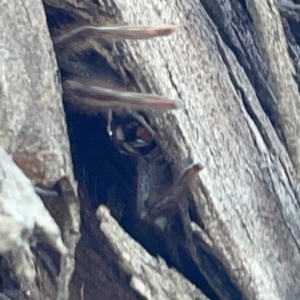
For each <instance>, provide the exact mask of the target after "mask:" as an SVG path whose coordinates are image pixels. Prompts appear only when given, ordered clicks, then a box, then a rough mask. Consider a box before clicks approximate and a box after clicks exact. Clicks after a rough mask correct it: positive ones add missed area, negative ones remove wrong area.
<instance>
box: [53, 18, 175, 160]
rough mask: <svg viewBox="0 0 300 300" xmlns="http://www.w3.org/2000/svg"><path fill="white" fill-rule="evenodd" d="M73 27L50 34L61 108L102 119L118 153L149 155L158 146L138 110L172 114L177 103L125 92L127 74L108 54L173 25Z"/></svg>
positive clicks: (168, 30)
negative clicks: (126, 42)
mask: <svg viewBox="0 0 300 300" xmlns="http://www.w3.org/2000/svg"><path fill="white" fill-rule="evenodd" d="M75 24H76V26H71V27H70V26H67V27H68V28H67V29H64V28H63V29H61V28H60V26H59V30H56V31H54V34H53V31H52V40H53V45H54V49H55V53H56V57H57V61H58V65H59V68H60V71H61V75H62V76H61V77H62V87H63V92H64V93H63V98H64V101H65V103H67V104H68V105H69V106H71V107H72V108H73V109H75V110H78V111H81V112H85V113H87V114H99V113H100V114H102V115H104V117H106V121H107V133H108V134H109V136H110V137H111V139H112V140H113V141H114V142H115V144H116V146H117V147H118V148H119V150H120V152H121V153H123V154H128V155H132V154H142V155H146V154H148V153H149V152H151V151H152V150H153V149H154V148H155V147H156V143H155V140H154V135H155V131H154V130H153V129H152V128H151V126H150V125H149V122H148V121H147V119H146V118H145V116H144V115H143V114H142V113H141V112H140V111H144V110H156V109H158V110H168V109H176V108H178V107H180V102H179V101H177V100H171V99H168V98H165V97H162V96H158V95H153V94H144V93H136V92H133V91H130V88H131V89H132V86H131V87H130V88H129V90H128V87H127V84H128V76H127V75H128V74H127V73H126V71H125V69H124V68H123V67H122V66H121V64H119V63H118V62H116V59H115V55H113V54H112V52H116V46H115V41H117V40H119V39H129V40H145V39H151V38H155V37H163V36H168V35H170V34H172V33H173V32H174V30H175V26H172V25H170V26H161V27H147V26H127V25H125V26H109V27H107V26H106V27H103V26H98V25H86V24H83V25H82V22H80V21H79V22H75ZM79 24H80V25H79ZM126 81H127V82H126Z"/></svg>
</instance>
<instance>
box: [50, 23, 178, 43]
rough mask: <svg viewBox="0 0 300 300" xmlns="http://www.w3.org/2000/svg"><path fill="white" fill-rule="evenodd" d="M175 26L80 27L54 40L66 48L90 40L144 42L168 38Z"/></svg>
mask: <svg viewBox="0 0 300 300" xmlns="http://www.w3.org/2000/svg"><path fill="white" fill-rule="evenodd" d="M175 28H176V27H175V26H172V25H167V26H161V27H155V26H153V27H151V26H111V27H101V26H88V25H86V26H80V27H76V28H74V29H72V30H69V31H68V32H66V33H64V34H62V35H60V36H59V37H58V38H55V39H54V41H53V42H54V44H55V45H56V46H61V47H64V46H68V45H69V44H70V43H72V42H77V41H78V39H80V40H82V43H84V42H83V41H84V40H85V39H88V38H92V39H97V38H105V37H110V38H115V39H130V40H144V39H151V38H155V37H162V36H168V35H170V34H171V33H173V32H174V30H175Z"/></svg>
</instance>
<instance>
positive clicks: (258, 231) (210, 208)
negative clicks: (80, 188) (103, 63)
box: [0, 0, 300, 299]
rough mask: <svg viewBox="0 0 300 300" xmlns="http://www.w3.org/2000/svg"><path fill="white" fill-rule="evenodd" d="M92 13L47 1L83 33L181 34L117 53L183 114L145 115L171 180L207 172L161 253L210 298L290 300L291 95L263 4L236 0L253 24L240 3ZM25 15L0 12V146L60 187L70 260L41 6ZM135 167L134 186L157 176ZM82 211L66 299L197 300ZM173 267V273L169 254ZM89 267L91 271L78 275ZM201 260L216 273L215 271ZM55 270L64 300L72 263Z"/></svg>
mask: <svg viewBox="0 0 300 300" xmlns="http://www.w3.org/2000/svg"><path fill="white" fill-rule="evenodd" d="M94 2H95V1H94ZM94 2H93V3H92V1H91V2H89V1H82V2H80V3H77V2H76V1H72V0H65V1H58V0H57V1H55V0H46V1H45V3H46V4H48V5H51V6H52V7H57V8H60V9H65V10H66V11H69V12H76V14H79V15H80V16H81V17H82V18H83V19H85V20H89V21H91V19H93V18H94V19H93V20H95V19H98V20H99V16H104V15H105V16H106V19H105V21H103V23H106V22H109V23H118V24H121V23H129V24H136V25H149V24H150V25H163V24H175V25H177V26H178V30H177V31H176V33H175V34H173V35H172V36H170V37H168V38H164V39H155V40H150V41H142V42H141V41H139V42H134V41H130V42H122V47H124V49H126V51H125V52H126V53H127V55H126V58H125V59H124V60H122V68H124V69H125V70H126V71H128V73H130V74H131V75H132V76H133V78H134V80H135V82H136V86H137V87H138V88H139V89H140V91H143V92H145V91H147V92H153V93H158V94H161V95H164V96H168V97H170V98H177V99H180V100H181V101H182V102H183V108H182V109H178V110H176V111H170V112H166V113H158V112H155V113H148V114H147V115H148V117H149V119H150V122H151V125H152V126H153V127H154V128H155V130H156V136H155V138H156V140H157V143H158V144H159V146H160V147H161V149H162V152H163V154H164V155H165V156H166V158H167V160H168V161H169V163H170V165H171V167H172V172H173V177H174V178H177V177H178V174H180V173H181V172H182V170H183V169H185V167H186V166H187V164H190V163H197V162H199V161H200V162H202V164H203V165H204V166H205V169H204V170H203V171H201V172H200V173H199V175H198V176H197V177H196V179H195V180H193V182H190V183H189V184H188V187H189V191H190V194H191V195H192V199H193V200H192V203H190V205H192V206H193V207H194V209H195V211H196V215H197V220H196V219H193V220H191V218H190V216H189V215H188V214H186V213H185V212H182V213H181V222H182V223H183V236H180V237H179V238H178V239H177V240H176V237H174V239H172V236H171V237H168V238H169V242H168V244H169V245H170V247H171V248H172V249H175V250H176V249H178V247H181V248H184V253H185V255H187V256H188V257H189V258H190V260H191V261H193V262H194V264H195V266H196V269H197V272H199V273H201V274H202V275H203V277H204V278H205V279H206V281H207V283H208V285H209V286H210V287H211V288H212V290H213V291H214V293H215V295H216V297H219V299H298V298H300V272H299V269H300V268H299V267H300V253H299V240H300V230H299V229H300V223H299V222H300V221H299V220H300V218H299V217H300V216H299V209H298V206H299V203H298V202H299V200H298V198H299V196H298V195H299V194H298V181H297V174H299V162H298V161H299V155H298V153H299V145H298V143H299V142H298V137H297V133H298V132H297V131H298V129H297V128H299V125H298V122H299V118H298V109H297V107H298V106H299V103H298V102H299V92H298V90H297V86H296V84H295V82H294V81H293V78H292V74H293V72H294V71H293V67H292V66H291V63H290V61H289V57H288V55H287V41H286V40H285V38H284V36H283V28H282V24H281V22H280V21H281V20H280V18H279V13H278V10H277V8H276V7H275V5H274V4H273V1H267V2H266V4H262V3H261V4H259V3H260V2H261V1H250V0H249V1H246V2H247V6H248V7H249V13H250V14H251V17H252V19H253V20H254V23H252V21H251V19H250V18H249V15H247V13H246V7H243V6H242V5H241V3H240V2H238V1H217V0H215V1H202V2H200V1H195V0H194V1H192V0H190V1H159V0H151V1H127V0H114V1H99V3H97V4H95V3H94ZM26 3H27V2H26ZM29 3H31V4H27V5H28V7H25V4H24V3H23V2H17V1H11V2H10V3H9V4H2V5H1V6H2V7H1V6H0V11H1V12H2V13H0V16H1V21H0V25H1V28H4V33H5V34H3V35H2V36H1V40H0V42H1V50H2V52H3V55H2V56H1V57H2V60H3V62H1V65H0V67H1V70H2V71H1V74H3V75H2V76H3V77H2V81H1V126H0V133H1V135H0V137H1V142H0V144H1V145H2V146H4V147H5V148H6V149H7V150H8V152H9V153H12V154H13V157H14V158H15V161H16V163H17V164H18V165H19V166H20V168H21V169H22V170H23V171H24V173H25V174H26V175H27V176H28V177H29V178H30V179H31V180H32V181H33V183H34V184H37V183H40V184H43V186H47V187H49V186H50V187H52V186H53V184H54V183H56V182H62V184H61V185H63V183H65V181H61V180H62V178H65V177H67V178H69V179H68V181H69V182H71V184H70V186H69V190H72V187H73V193H71V196H69V198H68V197H67V194H68V193H66V192H65V193H63V197H62V198H61V201H63V199H64V200H65V202H66V204H67V205H66V207H67V208H68V209H67V211H68V212H69V216H68V217H67V218H65V219H63V220H57V222H58V223H59V224H60V225H62V224H65V225H64V227H65V228H64V232H65V234H67V233H68V232H70V228H72V230H73V231H75V237H73V238H71V242H70V239H69V240H68V239H67V237H68V234H67V236H65V242H66V245H67V246H68V247H70V248H71V254H72V253H73V252H74V247H75V244H76V242H77V237H78V227H79V221H78V215H77V210H78V204H77V200H76V199H77V198H76V192H74V183H73V182H74V181H73V175H72V171H71V159H70V154H69V144H68V140H67V136H66V130H65V123H64V122H65V121H64V114H63V111H62V105H61V100H60V99H61V96H60V90H59V85H58V82H57V77H56V70H57V69H56V68H57V67H56V64H55V61H54V54H53V52H52V46H51V43H50V38H49V35H48V33H47V31H46V23H45V18H44V14H43V12H42V7H41V5H40V4H39V5H37V6H36V5H35V4H34V5H33V1H32V2H29ZM267 4H268V5H267ZM259 5H261V7H259ZM254 8H255V9H254ZM34 10H38V11H35V12H34ZM4 11H5V12H7V13H3V12H4ZM262 12H264V13H265V14H264V16H267V18H263V16H262V14H261V13H262ZM15 16H18V18H19V19H18V20H19V22H16V21H15V18H14V17H15ZM28 16H29V17H28ZM107 20H108V21H107ZM283 21H284V20H283ZM41 24H43V26H41ZM274 28H275V29H274ZM285 33H286V32H285ZM274 36H275V37H274ZM258 37H259V38H260V39H258ZM276 37H277V38H276ZM25 41H26V45H33V44H34V45H35V47H34V49H33V48H31V49H30V48H29V47H28V46H24V43H25ZM268 41H269V44H268ZM272 41H275V42H276V44H274V45H272V43H273V42H272ZM275 42H274V43H275ZM270 45H271V47H269V46H270ZM272 46H274V47H272ZM49 53H50V54H49ZM26 55H27V56H26ZM16 58H17V59H16ZM17 62H19V64H17ZM29 62H30V63H29ZM26 64H27V65H26ZM280 76H281V77H280ZM12 78H14V81H13V79H12ZM18 80H19V82H18ZM288 87H290V88H288ZM39 101H40V102H39ZM50 112H51V113H50ZM266 112H269V113H270V115H269V114H267V113H266ZM41 120H42V122H41ZM33 142H34V145H36V146H34V147H32V146H31V145H32V143H33ZM41 150H42V153H43V151H45V153H46V154H49V153H51V155H50V154H49V155H48V156H45V157H44V156H43V155H42V157H43V159H45V160H38V170H40V171H39V172H37V173H36V172H34V171H35V170H36V168H33V167H32V165H29V166H28V164H30V163H31V164H32V162H33V163H34V162H35V161H36V157H37V153H40V152H41ZM49 151H50V152H49ZM53 153H54V154H53ZM38 157H40V156H38ZM49 157H50V158H52V157H53V160H52V159H51V160H49ZM41 161H42V162H41ZM49 161H50V162H51V164H49V163H48V162H49ZM53 161H54V163H53ZM137 164H138V168H137V169H138V170H139V171H138V172H139V173H138V176H142V175H143V176H144V174H147V176H148V177H147V178H148V179H147V180H148V181H149V182H150V181H151V180H152V179H151V178H152V177H153V176H156V173H155V172H160V171H157V170H156V168H155V166H153V161H145V159H144V158H143V157H140V158H138V161H137ZM151 172H152V173H151ZM41 174H43V175H41ZM138 184H139V181H138ZM70 187H71V188H70ZM139 189H141V187H140V186H137V190H139ZM66 190H67V189H65V191H66ZM144 192H145V193H150V191H149V190H144ZM68 195H69V194H68ZM68 199H69V200H68ZM85 203H86V202H84V201H82V211H83V218H85V220H89V222H88V224H85V225H84V226H83V229H82V231H85V233H83V238H82V239H83V240H82V244H81V245H79V247H78V257H77V260H76V264H77V271H76V272H77V273H76V272H75V277H74V278H75V279H73V282H72V283H71V285H70V289H71V295H72V296H71V297H72V299H80V291H81V292H82V293H84V295H85V299H96V298H97V297H98V296H99V293H101V295H102V296H103V298H105V299H114V298H116V299H125V297H127V298H128V299H139V298H140V297H141V296H142V297H144V298H146V299H205V296H204V295H201V292H200V291H199V290H198V289H197V288H195V287H194V286H192V285H191V284H190V283H188V282H187V280H186V279H184V277H182V276H181V275H178V273H177V272H175V271H174V270H172V269H169V268H168V267H166V265H165V264H164V263H163V262H162V261H161V260H157V259H155V258H153V257H150V256H149V255H148V254H147V253H146V252H145V250H144V249H143V248H140V247H139V246H137V245H136V244H134V242H133V241H132V238H131V237H130V236H128V235H125V234H124V232H123V230H122V229H121V228H120V226H119V225H118V223H116V222H115V221H114V220H113V219H112V218H111V216H110V215H109V213H108V211H107V210H106V209H105V208H104V207H101V208H100V209H99V210H98V217H99V219H100V223H101V224H100V231H99V230H98V229H97V227H98V224H97V222H96V221H95V218H94V211H93V210H92V209H90V208H89V207H88V206H85ZM50 209H51V205H50ZM67 215H68V214H67ZM54 217H57V216H55V214H54ZM68 230H69V231H68ZM90 233H92V234H93V236H92V239H91V240H89V239H88V238H87V236H88V235H89V234H90ZM68 241H69V242H68ZM93 244H95V245H96V246H97V247H98V248H97V249H98V252H97V251H96V250H95V249H96V248H95V247H96V246H95V245H93ZM99 249H101V250H99ZM175 250H174V251H175ZM168 251H169V252H170V253H171V252H172V251H171V250H170V249H168ZM86 253H87V255H86ZM38 254H39V255H41V254H43V253H41V252H39V253H38ZM84 255H86V256H84ZM170 255H171V254H170ZM174 260H175V262H178V264H180V263H184V262H182V261H180V258H179V257H178V256H176V254H175V259H174ZM88 261H89V262H92V266H91V269H90V268H89V267H88V268H87V267H86V266H85V265H86V264H87V262H88ZM211 261H215V262H217V263H218V264H217V266H218V267H217V268H216V269H215V270H214V269H213V266H215V265H213V264H212V263H211ZM50 264H51V260H50ZM175 265H176V263H175ZM95 266H97V267H98V269H97V270H96V269H93V268H94V267H95ZM176 266H177V265H176ZM177 267H178V266H177ZM61 268H62V271H61V272H62V273H61V275H60V276H61V277H60V285H59V291H58V294H59V297H60V298H62V299H63V298H64V297H66V295H67V293H68V291H67V286H68V282H69V280H70V276H71V274H72V271H73V261H71V262H69V264H68V263H65V264H64V260H62V263H61ZM114 268H115V269H117V270H118V271H117V272H116V271H112V270H113V269H114ZM99 269H101V270H100V271H99ZM115 269H114V270H115ZM64 270H68V271H67V272H65V273H64ZM93 271H94V272H93ZM53 272H54V273H55V271H53ZM45 273H47V272H45ZM116 273H118V274H116ZM160 273H163V275H162V277H160V276H159V274H160ZM221 273H222V274H224V275H223V277H222V276H221V275H220V274H221ZM76 274H77V275H76ZM56 276H59V275H57V274H56ZM228 282H230V284H231V285H232V286H233V287H231V285H230V288H229V285H228ZM83 283H84V286H83ZM128 283H130V284H128ZM52 286H54V285H52ZM47 288H48V291H49V290H51V289H50V287H49V286H48V287H47V286H46V289H47ZM52 288H53V289H54V290H55V287H52ZM56 292H57V291H56ZM45 294H47V292H46V293H45ZM45 294H43V295H45ZM95 294H97V296H95ZM49 297H50V298H51V296H49ZM184 297H185V298H184ZM51 299H52V298H51ZM215 299H217V298H215Z"/></svg>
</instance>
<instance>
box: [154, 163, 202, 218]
mask: <svg viewBox="0 0 300 300" xmlns="http://www.w3.org/2000/svg"><path fill="white" fill-rule="evenodd" d="M203 169H204V166H203V165H202V164H201V163H196V164H192V165H190V166H188V167H187V168H186V169H185V170H184V171H183V173H182V174H181V176H180V177H179V179H178V180H177V181H176V182H175V183H174V184H173V185H172V186H171V187H170V188H168V189H167V190H166V191H164V192H162V193H161V194H160V195H159V197H158V199H156V200H155V202H152V204H150V203H149V204H148V205H149V216H150V217H151V218H152V219H154V220H155V219H157V218H159V217H161V216H165V215H167V216H168V217H172V215H175V214H176V213H177V212H178V209H179V207H180V203H181V202H182V201H185V200H186V198H187V190H188V185H189V183H190V182H191V181H192V180H193V179H194V178H195V176H196V175H197V174H198V173H199V172H200V171H201V170H203Z"/></svg>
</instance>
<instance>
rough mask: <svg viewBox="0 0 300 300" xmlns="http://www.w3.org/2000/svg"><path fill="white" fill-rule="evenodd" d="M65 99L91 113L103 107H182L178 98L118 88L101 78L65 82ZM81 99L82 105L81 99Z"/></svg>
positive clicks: (73, 79) (101, 110)
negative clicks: (171, 98) (172, 98)
mask: <svg viewBox="0 0 300 300" xmlns="http://www.w3.org/2000/svg"><path fill="white" fill-rule="evenodd" d="M63 88H64V93H65V94H66V95H67V97H65V100H66V101H68V102H70V103H71V104H73V105H74V106H77V107H78V108H80V109H83V110H85V111H87V112H90V113H97V112H100V113H101V112H103V108H111V109H118V108H124V107H125V108H129V109H175V108H178V107H180V104H181V103H180V102H179V101H178V100H170V99H168V98H164V97H161V96H158V95H151V94H140V93H134V92H128V91H125V90H121V89H120V88H119V87H118V89H116V87H115V86H112V85H111V84H110V83H108V82H105V81H102V82H101V80H92V79H83V78H80V77H73V78H71V79H67V80H65V81H64V82H63ZM78 99H81V102H82V103H81V105H80V101H78Z"/></svg>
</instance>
